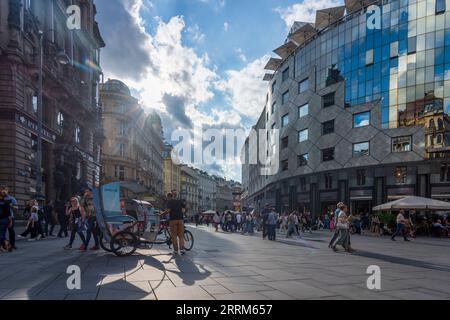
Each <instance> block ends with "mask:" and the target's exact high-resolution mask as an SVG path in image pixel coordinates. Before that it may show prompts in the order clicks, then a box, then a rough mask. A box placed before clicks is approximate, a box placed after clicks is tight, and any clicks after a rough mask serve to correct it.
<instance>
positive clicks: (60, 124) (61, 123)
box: [56, 112, 64, 132]
mask: <svg viewBox="0 0 450 320" xmlns="http://www.w3.org/2000/svg"><path fill="white" fill-rule="evenodd" d="M56 124H57V125H58V129H59V131H60V132H62V131H63V129H64V115H63V114H62V113H61V112H58V116H57V117H56Z"/></svg>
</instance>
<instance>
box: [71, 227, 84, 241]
mask: <svg viewBox="0 0 450 320" xmlns="http://www.w3.org/2000/svg"><path fill="white" fill-rule="evenodd" d="M77 233H78V235H79V236H80V239H81V242H83V244H84V245H86V238H85V237H84V233H83V232H82V231H81V230H79V229H78V227H77V226H76V225H74V226H71V228H70V240H69V246H72V245H73V242H74V241H75V235H76V234H77Z"/></svg>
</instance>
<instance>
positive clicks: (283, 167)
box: [281, 160, 289, 171]
mask: <svg viewBox="0 0 450 320" xmlns="http://www.w3.org/2000/svg"><path fill="white" fill-rule="evenodd" d="M281 170H282V171H288V170H289V160H283V161H281Z"/></svg>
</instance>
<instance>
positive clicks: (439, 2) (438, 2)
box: [436, 0, 445, 14]
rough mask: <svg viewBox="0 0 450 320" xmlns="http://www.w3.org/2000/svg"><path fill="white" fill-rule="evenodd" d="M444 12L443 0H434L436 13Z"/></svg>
mask: <svg viewBox="0 0 450 320" xmlns="http://www.w3.org/2000/svg"><path fill="white" fill-rule="evenodd" d="M443 12H445V0H436V14H439V13H443Z"/></svg>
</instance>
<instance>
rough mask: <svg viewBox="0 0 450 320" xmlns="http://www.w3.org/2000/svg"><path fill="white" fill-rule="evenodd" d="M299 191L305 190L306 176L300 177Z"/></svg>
mask: <svg viewBox="0 0 450 320" xmlns="http://www.w3.org/2000/svg"><path fill="white" fill-rule="evenodd" d="M300 191H301V192H305V191H306V178H300Z"/></svg>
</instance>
